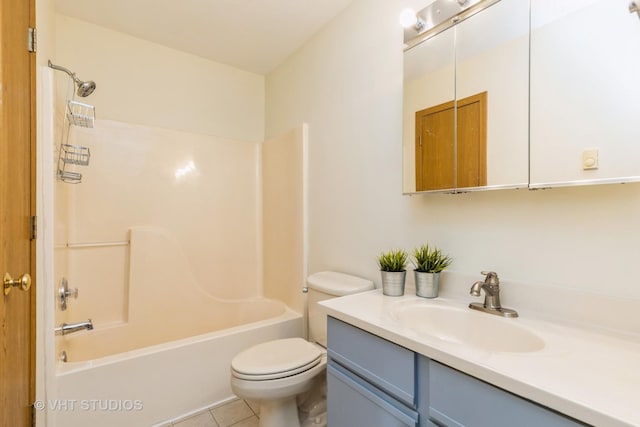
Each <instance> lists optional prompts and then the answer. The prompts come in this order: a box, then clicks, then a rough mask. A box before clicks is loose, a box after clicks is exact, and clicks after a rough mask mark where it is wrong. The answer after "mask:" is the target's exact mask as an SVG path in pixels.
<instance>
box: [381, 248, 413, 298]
mask: <svg viewBox="0 0 640 427" xmlns="http://www.w3.org/2000/svg"><path fill="white" fill-rule="evenodd" d="M407 258H408V255H407V253H406V252H405V251H403V250H402V249H397V250H394V249H392V250H390V251H389V252H383V253H381V254H380V256H378V265H379V266H380V274H381V276H382V293H383V294H384V295H388V296H392V297H398V296H402V295H404V281H405V277H406V274H407Z"/></svg>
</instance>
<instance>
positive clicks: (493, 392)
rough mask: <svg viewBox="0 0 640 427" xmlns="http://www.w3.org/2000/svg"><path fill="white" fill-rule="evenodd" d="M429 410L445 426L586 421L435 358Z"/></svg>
mask: <svg viewBox="0 0 640 427" xmlns="http://www.w3.org/2000/svg"><path fill="white" fill-rule="evenodd" d="M428 412H429V418H430V419H431V421H433V422H435V423H436V425H438V426H446V427H464V426H473V427H513V426H518V427H540V426H544V427H576V426H585V425H586V424H582V423H580V422H578V421H576V420H573V419H571V418H568V417H566V416H564V415H562V414H558V413H557V412H554V411H552V410H550V409H547V408H545V407H543V406H540V405H537V404H535V403H533V402H531V401H529V400H526V399H523V398H521V397H518V396H516V395H514V394H511V393H509V392H507V391H505V390H502V389H500V388H498V387H494V386H492V385H490V384H487V383H485V382H483V381H480V380H479V379H477V378H473V377H471V376H469V375H467V374H464V373H462V372H459V371H456V370H455V369H452V368H449V367H448V366H444V365H441V364H440V363H438V362H434V361H433V360H431V361H429V411H428Z"/></svg>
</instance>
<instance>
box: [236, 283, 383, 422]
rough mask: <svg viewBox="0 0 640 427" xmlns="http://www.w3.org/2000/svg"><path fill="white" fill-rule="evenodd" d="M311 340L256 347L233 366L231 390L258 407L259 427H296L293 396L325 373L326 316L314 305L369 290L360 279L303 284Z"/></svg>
mask: <svg viewBox="0 0 640 427" xmlns="http://www.w3.org/2000/svg"><path fill="white" fill-rule="evenodd" d="M307 284H308V288H309V298H308V299H309V303H308V304H309V310H308V313H309V322H308V324H309V341H306V340H304V339H302V338H285V339H279V340H273V341H268V342H264V343H262V344H258V345H256V346H253V347H250V348H248V349H246V350H244V351H242V352H240V353H239V354H238V355H236V357H234V358H233V360H232V361H231V389H232V390H233V392H234V393H235V394H236V395H237V396H239V397H241V398H243V399H250V400H255V401H257V402H258V403H259V404H260V424H259V425H260V427H299V426H300V421H299V419H298V407H297V402H296V397H297V396H298V395H300V394H301V393H305V392H306V391H308V390H309V389H310V388H311V387H312V386H313V385H314V384H315V383H317V381H315V380H316V379H317V377H318V376H320V375H324V374H325V368H326V365H327V355H326V350H325V349H324V348H325V347H326V339H327V336H326V335H327V334H326V314H322V313H321V312H319V306H318V304H317V302H319V301H322V300H325V299H328V298H335V297H338V296H342V295H348V294H353V293H357V292H363V291H367V290H370V289H373V283H372V282H371V281H369V280H364V279H361V278H359V277H354V276H349V275H346V274H342V273H336V272H331V271H324V272H321V273H315V274H313V275H311V276H309V278H308V279H307Z"/></svg>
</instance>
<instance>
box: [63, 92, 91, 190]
mask: <svg viewBox="0 0 640 427" xmlns="http://www.w3.org/2000/svg"><path fill="white" fill-rule="evenodd" d="M95 117H96V109H95V107H94V106H93V105H90V104H85V103H82V102H77V101H75V100H73V99H69V100H67V106H66V109H65V118H66V122H67V126H66V132H65V129H64V128H63V130H62V133H61V137H60V152H59V154H58V171H57V177H58V179H59V180H60V181H63V182H66V183H70V184H79V183H80V182H82V174H81V173H79V172H75V171H72V170H69V168H68V166H69V165H77V166H89V159H90V158H91V151H90V150H89V147H84V146H79V145H72V144H69V143H68V142H69V134H70V130H71V126H78V127H84V128H92V127H93V124H94V122H95Z"/></svg>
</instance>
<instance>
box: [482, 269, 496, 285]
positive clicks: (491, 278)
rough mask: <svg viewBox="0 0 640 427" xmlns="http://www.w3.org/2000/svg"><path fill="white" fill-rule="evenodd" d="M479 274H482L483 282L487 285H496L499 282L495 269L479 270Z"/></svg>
mask: <svg viewBox="0 0 640 427" xmlns="http://www.w3.org/2000/svg"><path fill="white" fill-rule="evenodd" d="M480 274H484V275H485V276H487V277H485V278H484V283H486V284H487V285H489V286H498V285H499V284H500V279H499V278H498V273H496V272H495V271H481V272H480Z"/></svg>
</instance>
